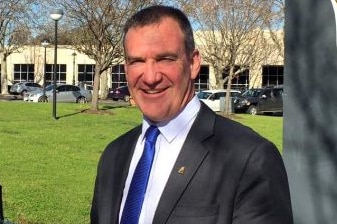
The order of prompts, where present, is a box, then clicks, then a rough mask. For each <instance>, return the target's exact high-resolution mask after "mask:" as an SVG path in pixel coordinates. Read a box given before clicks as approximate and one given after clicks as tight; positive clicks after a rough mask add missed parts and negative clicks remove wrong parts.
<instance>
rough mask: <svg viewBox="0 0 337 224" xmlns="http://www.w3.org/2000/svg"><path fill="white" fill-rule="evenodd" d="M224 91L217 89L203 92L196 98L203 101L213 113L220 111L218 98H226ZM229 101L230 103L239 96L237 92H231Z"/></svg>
mask: <svg viewBox="0 0 337 224" xmlns="http://www.w3.org/2000/svg"><path fill="white" fill-rule="evenodd" d="M226 91H227V90H225V89H217V90H203V91H200V92H199V93H198V94H197V96H198V98H199V99H200V100H201V101H203V102H204V103H205V104H206V105H207V106H208V107H209V108H211V109H212V110H213V111H220V98H221V97H226ZM230 93H231V95H230V97H231V100H232V102H233V101H234V99H235V98H236V97H237V96H239V95H240V94H241V92H240V91H239V90H231V92H230Z"/></svg>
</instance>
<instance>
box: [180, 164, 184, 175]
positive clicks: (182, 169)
mask: <svg viewBox="0 0 337 224" xmlns="http://www.w3.org/2000/svg"><path fill="white" fill-rule="evenodd" d="M178 173H179V174H181V175H184V174H185V167H184V166H182V167H180V169H179V170H178Z"/></svg>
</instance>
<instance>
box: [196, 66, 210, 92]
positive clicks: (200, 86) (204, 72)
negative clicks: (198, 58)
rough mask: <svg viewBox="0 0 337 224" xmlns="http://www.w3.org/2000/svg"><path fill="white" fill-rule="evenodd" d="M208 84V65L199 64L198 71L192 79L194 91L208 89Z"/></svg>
mask: <svg viewBox="0 0 337 224" xmlns="http://www.w3.org/2000/svg"><path fill="white" fill-rule="evenodd" d="M208 84H209V66H208V65H201V68H200V72H199V74H198V76H197V78H196V79H195V81H194V86H195V91H197V92H200V91H202V90H206V89H208Z"/></svg>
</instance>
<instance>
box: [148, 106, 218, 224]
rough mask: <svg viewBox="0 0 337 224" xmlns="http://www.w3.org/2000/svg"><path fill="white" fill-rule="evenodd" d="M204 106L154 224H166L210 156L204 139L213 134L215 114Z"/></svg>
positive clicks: (174, 171)
mask: <svg viewBox="0 0 337 224" xmlns="http://www.w3.org/2000/svg"><path fill="white" fill-rule="evenodd" d="M206 107H207V106H205V105H204V104H202V106H201V109H200V112H199V114H198V116H197V118H196V120H195V122H194V124H193V126H192V128H191V130H190V133H189V134H188V136H187V138H186V141H185V143H184V145H183V147H182V149H181V152H180V154H179V156H178V158H177V161H176V163H175V165H174V167H173V169H172V171H171V174H170V177H169V179H168V182H167V184H166V186H165V189H164V192H163V194H162V196H161V199H160V201H159V204H158V207H157V210H156V213H155V216H154V219H153V223H156V224H162V223H166V221H167V219H168V217H169V216H170V214H171V213H172V211H173V209H174V207H175V206H176V204H177V202H178V200H179V198H180V196H181V195H182V193H183V191H184V190H185V189H186V187H187V186H188V183H189V182H190V180H191V178H192V177H193V176H194V174H195V172H197V170H198V168H199V167H200V165H201V164H202V162H203V161H204V159H205V157H206V156H207V154H208V150H207V149H206V148H205V147H204V146H203V144H202V142H203V140H204V139H206V138H207V137H209V136H210V135H212V134H213V126H214V120H215V119H214V118H215V114H214V113H213V112H212V111H210V110H209V109H208V108H206Z"/></svg>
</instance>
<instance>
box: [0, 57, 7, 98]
mask: <svg viewBox="0 0 337 224" xmlns="http://www.w3.org/2000/svg"><path fill="white" fill-rule="evenodd" d="M2 56H3V58H2V60H1V93H2V94H8V83H7V57H6V56H5V55H4V54H2Z"/></svg>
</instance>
